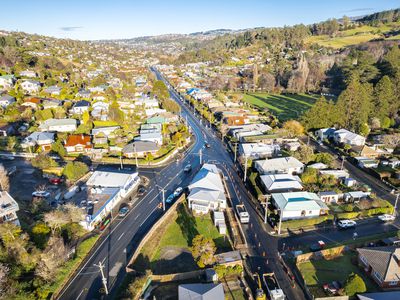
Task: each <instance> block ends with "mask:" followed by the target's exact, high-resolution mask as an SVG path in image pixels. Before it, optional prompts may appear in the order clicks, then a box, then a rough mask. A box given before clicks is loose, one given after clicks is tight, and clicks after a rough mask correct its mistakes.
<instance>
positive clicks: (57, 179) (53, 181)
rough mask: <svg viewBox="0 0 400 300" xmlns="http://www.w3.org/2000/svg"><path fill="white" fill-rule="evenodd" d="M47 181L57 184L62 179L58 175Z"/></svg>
mask: <svg viewBox="0 0 400 300" xmlns="http://www.w3.org/2000/svg"><path fill="white" fill-rule="evenodd" d="M49 182H50V183H51V184H55V185H59V184H60V183H62V182H63V180H62V179H61V178H59V177H53V178H50V179H49Z"/></svg>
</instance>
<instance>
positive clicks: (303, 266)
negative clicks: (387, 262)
mask: <svg viewBox="0 0 400 300" xmlns="http://www.w3.org/2000/svg"><path fill="white" fill-rule="evenodd" d="M355 261H356V253H354V252H351V253H350V252H349V253H346V254H343V255H342V256H340V257H338V258H335V259H332V260H325V259H320V260H311V261H308V262H303V263H300V264H299V270H300V272H301V274H302V276H303V278H304V282H305V283H306V285H307V286H308V287H309V289H310V291H311V292H312V293H313V294H314V296H326V295H325V293H324V292H323V290H322V285H323V284H324V283H328V282H332V281H334V280H335V281H340V282H342V283H343V281H345V279H346V278H347V277H348V276H349V275H350V274H351V273H357V274H358V275H360V276H361V277H362V278H363V280H364V282H365V285H366V286H367V290H368V292H374V291H377V290H378V287H377V286H376V284H375V283H374V282H373V281H372V280H371V279H370V278H369V277H368V276H367V275H366V274H365V273H364V272H363V271H362V269H361V268H359V267H358V266H357V265H355V264H353V262H355Z"/></svg>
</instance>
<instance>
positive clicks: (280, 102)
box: [243, 93, 318, 121]
mask: <svg viewBox="0 0 400 300" xmlns="http://www.w3.org/2000/svg"><path fill="white" fill-rule="evenodd" d="M317 98H318V96H314V95H306V94H285V95H283V94H281V95H279V94H267V93H252V94H245V95H244V97H243V99H244V101H246V102H248V103H250V104H253V105H255V106H258V107H259V108H267V109H269V110H270V111H271V112H272V113H273V114H274V115H276V116H277V117H278V118H279V120H281V121H286V120H290V119H298V118H299V117H300V116H301V115H302V114H303V113H304V112H305V111H306V110H308V109H310V108H311V106H312V105H313V104H314V103H315V101H316V100H317Z"/></svg>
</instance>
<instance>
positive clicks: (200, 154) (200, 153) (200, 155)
mask: <svg viewBox="0 0 400 300" xmlns="http://www.w3.org/2000/svg"><path fill="white" fill-rule="evenodd" d="M199 157H200V165H201V164H202V151H201V149H200V151H199Z"/></svg>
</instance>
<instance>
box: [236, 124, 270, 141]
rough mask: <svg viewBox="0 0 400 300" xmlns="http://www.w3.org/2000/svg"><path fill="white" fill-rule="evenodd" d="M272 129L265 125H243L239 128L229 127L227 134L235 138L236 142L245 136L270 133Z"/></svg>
mask: <svg viewBox="0 0 400 300" xmlns="http://www.w3.org/2000/svg"><path fill="white" fill-rule="evenodd" d="M271 129H272V128H271V127H270V126H268V125H266V124H262V123H255V124H245V125H241V126H229V129H228V130H229V134H230V135H232V136H233V137H235V138H236V139H237V140H239V141H240V140H241V139H242V138H243V137H246V136H255V135H263V134H265V133H266V132H268V131H270V130H271Z"/></svg>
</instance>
